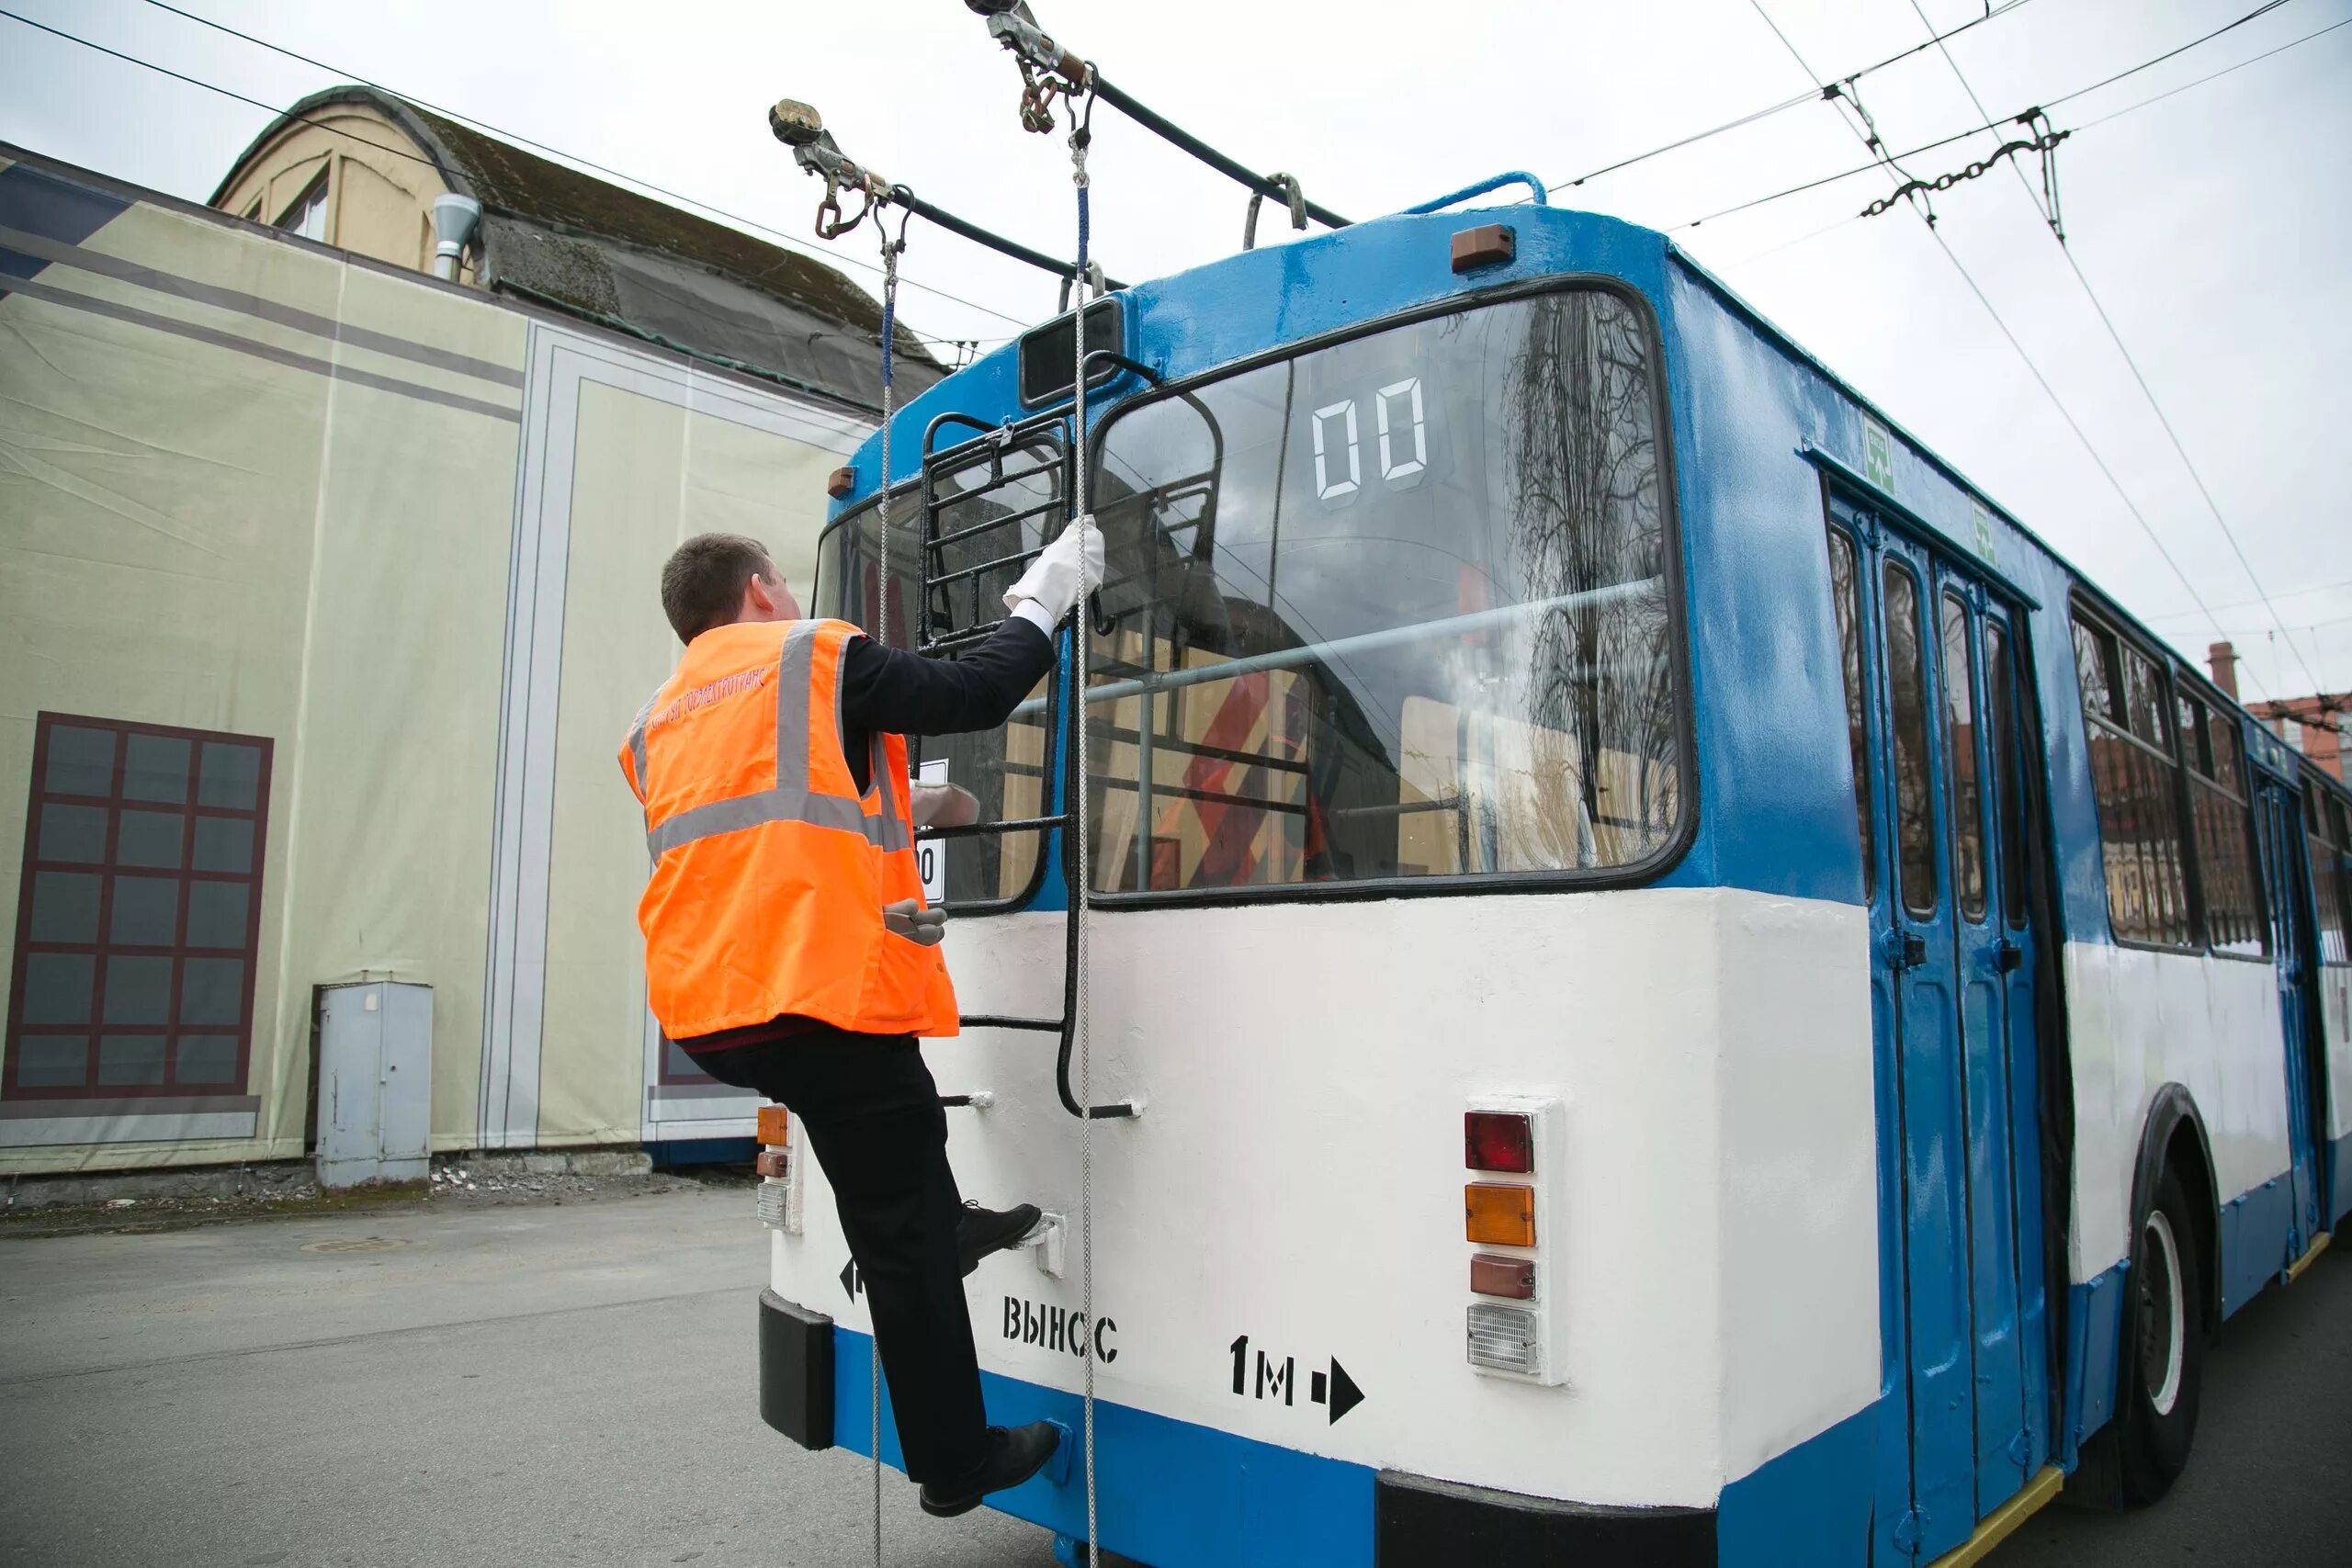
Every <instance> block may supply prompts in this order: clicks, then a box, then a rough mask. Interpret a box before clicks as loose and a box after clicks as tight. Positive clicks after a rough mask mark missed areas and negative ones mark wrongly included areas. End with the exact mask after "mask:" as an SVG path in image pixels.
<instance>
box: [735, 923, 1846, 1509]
mask: <svg viewBox="0 0 2352 1568" xmlns="http://www.w3.org/2000/svg"><path fill="white" fill-rule="evenodd" d="M1062 931H1063V922H1062V917H1060V916H1059V915H1026V916H1006V917H990V918H986V919H964V920H960V921H956V922H953V923H951V926H950V933H951V934H950V935H949V937H948V944H949V945H948V961H949V967H950V970H951V972H952V973H953V974H954V975H955V976H956V983H957V986H958V987H959V990H960V991H961V993H962V995H961V1001H962V1006H963V1009H964V1010H965V1011H967V1012H1005V1013H1026V1014H1033V1015H1034V1014H1036V1013H1040V1012H1043V1013H1046V1014H1048V1015H1050V1014H1051V1013H1052V1012H1053V1011H1054V1010H1055V1009H1056V1006H1057V1002H1058V999H1059V997H1060V993H1061V953H1062V948H1061V940H1062ZM1091 942H1092V965H1091V972H1092V975H1093V976H1094V1007H1093V1014H1092V1038H1093V1042H1094V1047H1093V1055H1094V1074H1093V1077H1094V1098H1095V1099H1097V1100H1108V1099H1114V1098H1121V1097H1125V1096H1128V1095H1137V1096H1140V1097H1141V1098H1143V1099H1144V1100H1146V1101H1147V1109H1146V1111H1145V1114H1144V1115H1143V1116H1142V1118H1141V1119H1140V1120H1138V1121H1135V1122H1094V1123H1092V1124H1091V1137H1092V1142H1093V1161H1094V1177H1095V1182H1094V1193H1095V1220H1094V1235H1095V1246H1096V1258H1095V1269H1094V1276H1095V1301H1096V1307H1097V1312H1098V1314H1099V1315H1100V1316H1101V1317H1103V1318H1104V1319H1107V1320H1109V1323H1108V1324H1106V1325H1105V1327H1106V1329H1108V1333H1107V1336H1106V1338H1107V1344H1108V1346H1109V1348H1114V1349H1115V1350H1116V1352H1117V1355H1116V1359H1106V1360H1104V1361H1103V1362H1102V1363H1100V1366H1099V1387H1100V1391H1101V1393H1102V1394H1103V1397H1105V1398H1107V1399H1111V1400H1116V1401H1119V1402H1122V1403H1125V1404H1131V1405H1136V1406H1140V1407H1142V1408H1144V1409H1148V1410H1151V1411H1154V1412H1157V1413H1159V1414H1161V1415H1165V1416H1171V1417H1175V1418H1177V1419H1181V1420H1186V1421H1193V1422H1197V1423H1200V1424H1203V1425H1206V1426H1210V1427H1218V1428H1222V1429H1225V1430H1229V1431H1234V1432H1238V1433H1240V1434H1242V1435H1245V1436H1247V1437H1250V1438H1259V1439H1261V1440H1265V1441H1269V1442H1273V1443H1279V1444H1282V1445H1283V1446H1286V1447H1290V1448H1294V1449H1300V1450H1308V1451H1312V1452H1317V1453H1323V1454H1329V1455H1332V1456H1335V1457H1339V1458H1343V1459H1347V1460H1351V1461H1358V1462H1361V1463H1365V1464H1374V1465H1394V1466H1397V1467H1399V1468H1402V1469H1405V1470H1408V1471H1412V1472H1417V1473H1420V1474H1425V1475H1434V1476H1441V1477H1448V1478H1453V1479H1461V1480H1472V1481H1476V1482H1478V1483H1483V1484H1486V1485H1491V1486H1500V1487H1505V1488H1510V1489H1512V1490H1517V1491H1522V1492H1528V1493H1532V1494H1536V1495H1547V1496H1554V1497H1572V1498H1577V1499H1579V1500H1583V1501H1588V1502H1598V1503H1622V1504H1700V1505H1703V1504H1709V1503H1712V1502H1713V1500H1714V1498H1715V1496H1716V1495H1717V1493H1718V1492H1719V1491H1720V1489H1721V1487H1722V1485H1723V1483H1724V1481H1725V1480H1726V1479H1727V1478H1731V1477H1736V1476H1738V1475H1741V1474H1745V1473H1746V1472H1748V1471H1750V1470H1752V1469H1753V1468H1754V1467H1755V1466H1756V1465H1757V1464H1758V1463H1760V1462H1761V1461H1764V1460H1766V1459H1768V1458H1770V1457H1771V1456H1772V1455H1773V1454H1775V1453H1777V1452H1779V1451H1781V1450H1783V1449H1785V1448H1787V1447H1789V1446H1791V1445H1792V1444H1793V1443H1795V1442H1797V1441H1800V1440H1802V1439H1803V1438H1807V1437H1810V1436H1812V1435H1813V1434H1815V1433H1816V1432H1818V1431H1820V1430H1822V1429H1823V1428H1825V1427H1828V1426H1830V1425H1832V1424H1833V1423H1835V1422H1837V1421H1838V1420H1840V1419H1842V1418H1843V1417H1845V1416H1849V1415H1850V1414H1852V1413H1853V1412H1855V1411H1857V1410H1860V1409H1861V1408H1862V1407H1863V1406H1864V1405H1866V1404H1869V1403H1870V1402H1871V1400H1872V1399H1873V1398H1875V1397H1876V1395H1877V1392H1878V1365H1879V1357H1878V1287H1877V1280H1878V1265H1877V1207H1876V1205H1877V1196H1876V1148H1877V1145H1876V1132H1875V1125H1874V1100H1873V1090H1872V1065H1871V1020H1870V998H1869V988H1868V985H1867V974H1866V969H1867V942H1866V931H1865V917H1864V914H1863V911H1862V910H1860V908H1852V907H1849V906H1844V905H1835V904H1822V903H1810V902H1798V901H1793V900H1787V899H1777V898H1770V897H1763V896H1760V895H1757V894H1752V893H1744V892H1738V891H1733V890H1726V889H1655V890H1636V891H1627V892H1618V893H1585V894H1576V895H1556V896H1546V895H1525V896H1518V897H1486V898H1414V899H1403V900H1388V901H1367V902H1361V903H1343V904H1320V905H1309V904H1284V905H1267V906H1255V907H1247V908H1190V909H1162V910H1149V911H1139V910H1131V911H1125V912H1109V911H1104V912H1098V913H1097V914H1096V915H1095V917H1094V925H1093V931H1092V937H1091ZM925 1055H926V1056H927V1058H928V1059H929V1061H930V1063H931V1066H932V1071H933V1075H934V1077H936V1078H937V1079H938V1082H939V1087H940V1089H941V1090H942V1091H943V1092H944V1093H949V1094H954V1093H960V1092H968V1091H972V1090H978V1089H988V1090H992V1091H993V1092H994V1094H995V1096H996V1102H995V1104H994V1106H993V1107H992V1108H991V1109H989V1110H987V1111H968V1110H954V1111H949V1112H948V1116H949V1118H950V1122H949V1127H950V1130H951V1140H952V1141H951V1145H950V1153H951V1156H952V1157H953V1158H954V1161H955V1164H956V1178H957V1180H958V1182H959V1184H960V1185H961V1187H962V1189H963V1191H964V1193H965V1195H966V1196H967V1197H969V1198H974V1199H978V1201H981V1202H983V1203H986V1204H989V1206H991V1207H1001V1206H1003V1205H1005V1204H1008V1203H1012V1202H1017V1201H1023V1200H1027V1201H1035V1202H1036V1203H1038V1204H1040V1205H1042V1206H1043V1207H1045V1208H1046V1209H1047V1210H1049V1211H1058V1212H1061V1213H1067V1214H1069V1215H1070V1216H1072V1220H1073V1224H1072V1233H1073V1234H1072V1235H1070V1237H1069V1254H1070V1255H1069V1263H1068V1267H1067V1269H1065V1271H1064V1273H1063V1275H1062V1277H1061V1278H1060V1279H1058V1280H1057V1279H1054V1278H1051V1277H1049V1276H1047V1275H1046V1274H1044V1273H1042V1272H1040V1271H1039V1269H1037V1268H1036V1266H1035V1263H1034V1261H1033V1260H1032V1258H1029V1257H1028V1256H1026V1255H1019V1256H1000V1257H996V1258H989V1260H988V1261H986V1262H985V1263H983V1264H982V1265H981V1266H980V1269H979V1270H978V1273H976V1274H975V1275H974V1276H973V1277H972V1278H971V1280H968V1281H967V1296H968V1299H969V1301H970V1303H971V1312H972V1323H973V1328H974V1332H975V1335H976V1337H977V1339H978V1345H979V1350H980V1359H981V1364H982V1365H983V1366H985V1367H988V1368H989V1369H990V1370H992V1371H999V1372H1001V1373H1004V1374H1006V1375H1008V1376H1012V1377H1017V1378H1023V1379H1027V1380H1030V1381H1034V1382H1044V1383H1047V1384H1051V1385H1054V1386H1057V1387H1061V1388H1074V1387H1076V1386H1077V1384H1078V1382H1079V1379H1080V1371H1081V1369H1080V1362H1079V1360H1078V1359H1077V1358H1076V1357H1075V1356H1073V1355H1072V1354H1071V1353H1070V1352H1069V1349H1068V1348H1067V1346H1066V1344H1065V1346H1062V1347H1057V1346H1056V1345H1054V1344H1053V1343H1052V1336H1051V1333H1050V1329H1049V1330H1048V1332H1047V1334H1046V1336H1043V1337H1044V1338H1045V1340H1046V1342H1044V1343H1030V1342H1028V1339H1027V1336H1026V1334H1025V1332H1024V1329H1023V1327H1016V1329H1015V1330H1014V1332H1013V1334H1012V1336H1011V1337H1008V1336H1007V1335H1006V1333H1005V1331H1004V1325H1006V1324H1007V1323H1015V1324H1019V1325H1024V1326H1025V1324H1026V1323H1027V1322H1029V1321H1032V1320H1043V1321H1044V1322H1046V1324H1048V1325H1050V1324H1052V1323H1053V1321H1054V1318H1055V1315H1056V1314H1057V1312H1058V1314H1061V1315H1062V1316H1063V1317H1064V1318H1065V1320H1066V1318H1067V1314H1069V1312H1070V1311H1071V1310H1072V1309H1075V1308H1076V1307H1078V1306H1079V1305H1080V1285H1079V1280H1080V1255H1079V1241H1078V1237H1077V1235H1076V1234H1075V1232H1076V1229H1077V1227H1076V1224H1075V1220H1076V1216H1077V1214H1078V1212H1079V1197H1080V1182H1079V1165H1080V1150H1079V1141H1080V1123H1079V1122H1076V1121H1075V1120H1073V1119H1072V1118H1070V1117H1069V1115H1068V1114H1067V1113H1065V1112H1064V1111H1062V1110H1061V1108H1060V1106H1059V1104H1058V1103H1057V1100H1056V1097H1055V1092H1054V1078H1053V1068H1054V1043H1053V1041H1052V1038H1051V1037H1050V1036H1040V1035H1035V1034H1010V1033H1001V1032H994V1033H989V1032H975V1033H974V1034H972V1035H969V1036H967V1037H965V1038H962V1039H957V1040H953V1041H942V1042H936V1043H932V1044H930V1045H928V1046H927V1047H926V1049H925ZM1498 1094H1531V1095H1543V1096H1557V1097H1558V1098H1559V1099H1560V1100H1562V1101H1563V1103H1564V1106H1565V1113H1564V1116H1563V1121H1562V1126H1563V1131H1564V1137H1563V1139H1562V1143H1563V1145H1564V1148H1563V1150H1562V1157H1564V1158H1565V1160H1566V1169H1565V1173H1564V1181H1563V1186H1562V1192H1563V1195H1564V1201H1563V1202H1562V1203H1561V1204H1560V1205H1559V1206H1558V1207H1559V1211H1560V1223H1559V1224H1557V1226H1556V1227H1555V1230H1556V1233H1557V1234H1555V1235H1545V1236H1544V1237H1542V1238H1541V1240H1542V1243H1543V1245H1544V1247H1545V1248H1546V1249H1547V1250H1553V1249H1556V1250H1555V1251H1554V1266H1553V1268H1552V1269H1551V1270H1550V1277H1551V1278H1552V1279H1553V1280H1556V1281H1557V1289H1558V1290H1559V1291H1560V1292H1562V1297H1561V1301H1560V1303H1559V1305H1560V1308H1561V1310H1560V1313H1559V1315H1558V1319H1557V1321H1558V1322H1559V1323H1560V1325H1561V1337H1560V1343H1559V1346H1558V1353H1559V1355H1560V1358H1561V1360H1562V1364H1563V1366H1564V1368H1565V1371H1566V1382H1565V1383H1563V1384H1562V1385H1561V1386H1558V1387H1542V1386H1534V1385H1531V1384H1527V1383H1522V1382H1513V1381H1511V1380H1509V1379H1504V1378H1498V1377H1492V1376H1483V1375H1481V1374H1479V1373H1478V1372H1476V1371H1473V1370H1472V1368H1471V1367H1470V1366H1469V1364H1468V1362H1467V1360H1466V1359H1465V1357H1464V1314H1465V1310H1466V1308H1467V1307H1468V1305H1469V1304H1470V1303H1471V1301H1472V1300H1473V1298H1472V1297H1471V1295H1470V1294H1469V1292H1468V1288H1467V1287H1468V1271H1469V1258H1470V1254H1471V1252H1472V1250H1473V1249H1472V1248H1471V1247H1469V1246H1468V1245H1467V1244H1466V1243H1465V1242H1464V1240H1463V1230H1462V1211H1463V1202H1462V1184H1463V1182H1464V1179H1465V1172H1464V1168H1463V1137H1462V1115H1463V1111H1464V1107H1465V1105H1466V1104H1467V1102H1468V1101H1469V1100H1472V1099H1473V1098H1474V1097H1481V1096H1487V1095H1498ZM804 1169H806V1170H807V1171H808V1173H809V1179H811V1180H817V1181H821V1180H822V1177H821V1174H820V1172H819V1170H818V1169H817V1168H816V1166H815V1164H814V1162H810V1164H809V1165H808V1166H806V1167H804ZM829 1197H830V1194H828V1193H824V1192H821V1191H820V1192H814V1193H811V1194H810V1195H809V1202H808V1204H807V1210H806V1216H807V1228H806V1231H805V1234H804V1235H798V1236H791V1235H777V1236H776V1237H775V1240H774V1242H773V1244H772V1245H773V1258H774V1277H775V1287H776V1289H777V1291H778V1292H780V1293H782V1294H783V1295H785V1296H786V1298H787V1299H790V1300H794V1301H798V1302H801V1303H807V1304H808V1305H809V1306H812V1307H816V1308H819V1309H820V1310H823V1311H826V1312H831V1313H833V1314H837V1315H838V1317H839V1318H840V1319H841V1321H842V1322H843V1323H844V1324H845V1325H849V1326H852V1327H855V1328H859V1329H864V1328H865V1327H866V1326H867V1320H866V1317H865V1302H864V1298H863V1297H862V1296H858V1297H854V1298H853V1296H852V1295H851V1294H850V1292H849V1291H848V1289H847V1288H846V1287H844V1285H843V1284H842V1271H843V1267H842V1266H843V1264H844V1263H845V1262H846V1260H847V1258H848V1251H847V1248H846V1247H845V1246H844V1244H843V1243H842V1237H841V1231H840V1225H839V1222H838V1220H837V1218H836V1216H835V1214H834V1209H833V1204H832V1203H831V1201H827V1200H828V1199H829ZM1008 1302H1010V1303H1012V1304H1011V1305H1010V1306H1008V1304H1007V1303H1008ZM1111 1324H1115V1325H1116V1326H1115V1328H1110V1326H1109V1325H1111ZM1244 1336H1247V1337H1248V1343H1247V1346H1246V1347H1244V1348H1243V1350H1242V1351H1241V1353H1240V1376H1241V1382H1242V1385H1243V1392H1242V1393H1239V1394H1237V1393H1234V1382H1235V1378H1236V1365H1237V1360H1236V1355H1237V1353H1236V1350H1235V1346H1236V1343H1237V1341H1238V1340H1240V1339H1241V1337H1244ZM1261 1354H1262V1355H1264V1356H1266V1357H1267V1358H1269V1370H1270V1371H1283V1372H1285V1373H1286V1374H1287V1375H1286V1376H1284V1377H1283V1379H1282V1380H1281V1381H1280V1382H1279V1385H1277V1384H1276V1383H1275V1382H1273V1381H1272V1380H1271V1379H1265V1378H1261V1376H1260V1375H1259V1368H1258V1364H1257V1363H1258V1358H1259V1357H1260V1355H1261ZM1335 1360H1336V1361H1337V1362H1338V1363H1339V1364H1340V1367H1341V1368H1343V1369H1344V1371H1345V1372H1346V1373H1347V1376H1348V1377H1349V1379H1350V1380H1351V1381H1352V1382H1353V1383H1354V1384H1356V1385H1357V1386H1358V1387H1360V1388H1361V1389H1362V1391H1363V1396H1364V1397H1363V1404H1360V1405H1358V1406H1356V1407H1354V1408H1353V1409H1351V1410H1350V1411H1348V1412H1347V1413H1346V1414H1345V1416H1343V1418H1342V1419H1340V1420H1339V1421H1337V1422H1334V1421H1332V1420H1331V1419H1330V1416H1329V1409H1328V1407H1327V1406H1324V1405H1317V1404H1314V1403H1313V1400H1312V1389H1313V1386H1314V1382H1313V1380H1314V1378H1315V1376H1316V1375H1317V1374H1321V1373H1325V1372H1326V1371H1327V1370H1328V1369H1329V1367H1330V1365H1331V1363H1332V1362H1333V1361H1335Z"/></svg>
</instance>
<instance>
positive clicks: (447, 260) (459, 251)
mask: <svg viewBox="0 0 2352 1568" xmlns="http://www.w3.org/2000/svg"><path fill="white" fill-rule="evenodd" d="M480 223H481V202H479V201H476V200H475V199H474V198H473V197H469V196H459V195H458V194H457V193H456V192H455V191H449V192H445V193H444V194H442V195H440V196H436V197H434V198H433V276H435V277H437V278H440V279H441V280H442V281H443V282H445V283H455V282H456V281H457V280H458V260H459V258H460V257H462V256H463V255H464V254H465V251H466V242H467V241H469V240H470V239H472V238H473V235H474V229H475V227H476V226H477V225H479V224H480Z"/></svg>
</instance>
